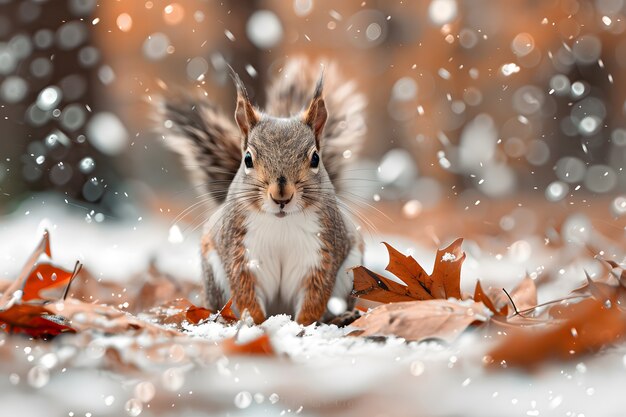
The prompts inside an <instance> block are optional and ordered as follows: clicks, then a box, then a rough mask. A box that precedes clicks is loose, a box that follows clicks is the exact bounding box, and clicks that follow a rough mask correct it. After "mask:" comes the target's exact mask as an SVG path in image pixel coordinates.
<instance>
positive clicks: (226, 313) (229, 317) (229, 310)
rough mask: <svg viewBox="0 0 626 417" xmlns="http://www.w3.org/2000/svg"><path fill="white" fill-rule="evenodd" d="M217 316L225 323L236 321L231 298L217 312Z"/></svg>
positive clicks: (237, 318)
mask: <svg viewBox="0 0 626 417" xmlns="http://www.w3.org/2000/svg"><path fill="white" fill-rule="evenodd" d="M217 314H218V316H220V317H222V318H223V319H224V320H226V321H238V320H239V317H237V315H236V314H235V312H234V311H233V298H232V297H231V298H230V299H229V300H228V301H227V302H226V304H224V307H222V309H221V310H220V311H218V312H217Z"/></svg>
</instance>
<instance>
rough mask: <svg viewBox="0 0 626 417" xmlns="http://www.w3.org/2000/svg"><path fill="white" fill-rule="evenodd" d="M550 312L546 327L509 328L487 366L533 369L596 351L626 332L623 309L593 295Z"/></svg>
mask: <svg viewBox="0 0 626 417" xmlns="http://www.w3.org/2000/svg"><path fill="white" fill-rule="evenodd" d="M557 307H558V308H557ZM551 315H553V317H555V319H556V320H551V321H549V322H547V323H546V324H545V325H543V326H532V327H518V328H511V329H509V331H508V332H507V333H506V335H505V336H503V337H504V340H503V342H502V343H501V344H500V345H498V346H497V347H496V348H495V349H493V350H492V351H491V352H490V353H489V354H488V356H487V357H486V359H488V362H487V363H488V365H489V366H492V367H510V366H515V367H521V368H525V369H531V370H532V369H535V368H536V367H538V366H539V365H540V364H541V363H543V362H544V361H547V360H552V359H559V360H570V359H572V358H574V357H578V356H581V355H584V354H587V353H591V352H595V351H597V350H599V349H600V348H602V347H604V346H606V345H609V344H612V343H615V342H617V341H619V340H621V339H623V337H624V335H626V316H625V314H624V312H623V311H621V310H620V309H618V308H617V306H610V307H608V306H606V305H605V303H602V302H600V301H598V300H595V299H592V298H587V299H585V300H582V301H580V302H578V303H570V304H566V305H559V306H556V307H555V308H553V309H551Z"/></svg>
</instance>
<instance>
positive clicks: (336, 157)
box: [265, 58, 367, 190]
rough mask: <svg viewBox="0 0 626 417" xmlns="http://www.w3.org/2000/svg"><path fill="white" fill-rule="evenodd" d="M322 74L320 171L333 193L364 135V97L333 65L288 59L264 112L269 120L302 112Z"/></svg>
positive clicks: (269, 94)
mask: <svg viewBox="0 0 626 417" xmlns="http://www.w3.org/2000/svg"><path fill="white" fill-rule="evenodd" d="M322 70H323V71H324V102H325V104H326V108H327V110H328V120H327V121H326V126H325V127H324V133H323V139H322V149H323V152H322V153H323V156H322V158H323V160H324V167H325V168H326V171H328V175H329V177H330V179H331V181H332V182H333V185H334V186H335V188H336V189H338V190H339V189H341V188H342V187H341V184H342V182H341V181H337V180H338V179H339V178H341V177H342V174H343V173H344V172H345V170H346V167H347V166H348V165H349V163H350V161H351V156H354V157H356V156H357V155H358V153H359V151H360V149H361V145H362V142H363V136H364V135H365V130H366V129H365V116H364V111H365V106H366V104H367V102H366V99H365V96H364V95H363V94H361V93H359V92H358V91H357V88H356V83H355V82H354V81H352V80H350V81H347V80H345V79H342V77H341V76H340V74H339V71H338V70H337V67H336V65H335V64H334V63H329V64H327V65H325V66H324V67H322V66H321V65H314V64H311V63H310V62H309V61H308V60H307V59H305V58H291V59H289V60H288V61H287V63H286V64H285V66H284V67H283V69H282V71H281V72H280V74H279V76H278V78H277V79H276V80H275V81H274V82H273V83H272V84H271V85H270V87H269V89H268V91H267V104H266V106H265V111H266V112H267V113H268V114H270V115H273V116H282V117H285V116H294V115H297V114H299V113H300V112H302V111H303V110H306V106H308V104H309V103H310V101H311V97H312V95H313V90H314V88H315V83H316V81H317V79H318V78H319V77H320V74H321V72H322Z"/></svg>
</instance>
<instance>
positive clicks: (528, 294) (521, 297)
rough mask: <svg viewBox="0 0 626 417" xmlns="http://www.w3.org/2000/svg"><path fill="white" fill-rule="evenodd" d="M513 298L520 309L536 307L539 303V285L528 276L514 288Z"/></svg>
mask: <svg viewBox="0 0 626 417" xmlns="http://www.w3.org/2000/svg"><path fill="white" fill-rule="evenodd" d="M511 298H512V299H513V302H514V303H515V307H517V309H518V310H519V311H522V310H527V309H529V308H533V307H535V306H536V305H537V286H536V285H535V281H533V279H532V278H530V277H529V276H526V277H525V278H524V279H523V280H522V281H521V282H520V283H519V284H518V285H517V287H515V288H513V291H511Z"/></svg>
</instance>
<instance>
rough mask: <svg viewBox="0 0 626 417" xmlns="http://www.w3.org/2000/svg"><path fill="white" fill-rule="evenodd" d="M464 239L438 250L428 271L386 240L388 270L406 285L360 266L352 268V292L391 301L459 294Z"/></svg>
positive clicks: (376, 299)
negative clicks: (431, 271)
mask: <svg viewBox="0 0 626 417" xmlns="http://www.w3.org/2000/svg"><path fill="white" fill-rule="evenodd" d="M462 243H463V239H457V240H455V241H454V242H452V244H450V246H448V247H447V248H445V249H439V250H438V251H437V255H436V256H437V257H436V259H435V266H434V268H433V273H432V274H430V275H428V274H427V273H426V272H425V271H424V269H423V268H422V267H421V265H420V264H419V263H418V262H417V261H416V260H415V259H414V258H413V257H412V256H406V255H403V254H402V253H401V252H399V251H398V250H396V249H394V248H393V247H392V246H391V245H389V244H387V243H385V246H386V248H387V251H388V252H389V264H388V265H387V268H386V269H387V271H389V272H391V273H392V274H394V275H395V276H397V277H398V278H399V279H400V280H401V281H402V282H404V284H405V285H402V284H399V283H397V282H394V281H392V280H390V279H387V278H385V277H383V276H381V275H378V274H376V273H375V272H372V271H370V270H369V269H367V268H365V267H363V266H359V267H356V268H354V269H353V271H354V288H353V291H352V295H353V296H355V297H359V298H364V299H366V300H371V301H378V302H381V303H390V302H398V301H412V300H432V299H447V298H451V297H452V298H458V299H460V298H461V266H462V265H463V261H464V260H465V253H464V252H463V251H462V250H461V244H462Z"/></svg>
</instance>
